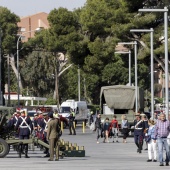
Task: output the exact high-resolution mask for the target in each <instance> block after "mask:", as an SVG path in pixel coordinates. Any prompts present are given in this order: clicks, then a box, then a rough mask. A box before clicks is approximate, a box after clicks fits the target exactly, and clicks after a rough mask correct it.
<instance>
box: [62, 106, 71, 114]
mask: <svg viewBox="0 0 170 170" xmlns="http://www.w3.org/2000/svg"><path fill="white" fill-rule="evenodd" d="M60 113H70V107H60Z"/></svg>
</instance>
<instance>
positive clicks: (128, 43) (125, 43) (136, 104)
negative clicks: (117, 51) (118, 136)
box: [118, 41, 138, 113]
mask: <svg viewBox="0 0 170 170" xmlns="http://www.w3.org/2000/svg"><path fill="white" fill-rule="evenodd" d="M118 44H122V45H134V46H135V47H134V48H135V96H136V97H135V100H136V102H135V106H136V109H135V112H136V113H137V112H138V79H137V78H138V77H137V42H136V41H134V42H120V43H118Z"/></svg>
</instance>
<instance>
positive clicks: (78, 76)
mask: <svg viewBox="0 0 170 170" xmlns="http://www.w3.org/2000/svg"><path fill="white" fill-rule="evenodd" d="M78 101H80V68H79V65H78Z"/></svg>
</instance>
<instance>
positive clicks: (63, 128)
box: [61, 121, 64, 132]
mask: <svg viewBox="0 0 170 170" xmlns="http://www.w3.org/2000/svg"><path fill="white" fill-rule="evenodd" d="M61 130H62V132H63V131H64V128H63V121H61Z"/></svg>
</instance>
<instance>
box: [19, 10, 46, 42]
mask: <svg viewBox="0 0 170 170" xmlns="http://www.w3.org/2000/svg"><path fill="white" fill-rule="evenodd" d="M47 17H48V14H47V13H45V12H40V13H37V14H34V15H30V16H26V17H22V18H20V20H21V21H20V22H19V23H18V27H19V32H18V33H19V34H23V36H24V40H23V41H27V40H28V39H29V38H32V37H34V34H35V31H36V30H37V29H39V28H44V29H47V28H49V23H48V20H47Z"/></svg>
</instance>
